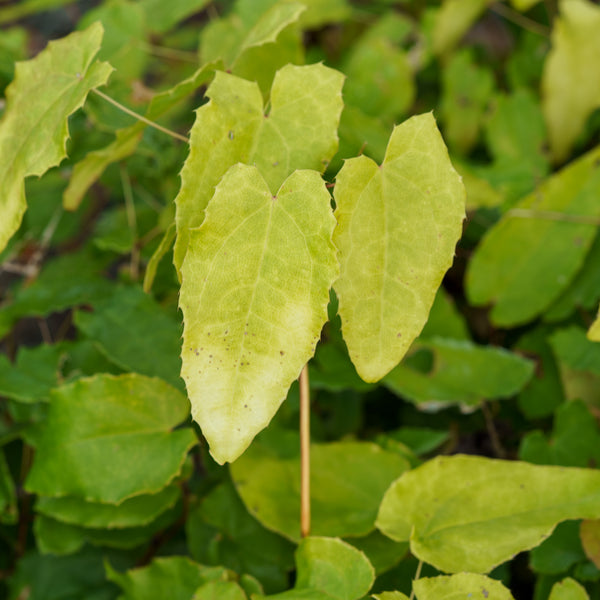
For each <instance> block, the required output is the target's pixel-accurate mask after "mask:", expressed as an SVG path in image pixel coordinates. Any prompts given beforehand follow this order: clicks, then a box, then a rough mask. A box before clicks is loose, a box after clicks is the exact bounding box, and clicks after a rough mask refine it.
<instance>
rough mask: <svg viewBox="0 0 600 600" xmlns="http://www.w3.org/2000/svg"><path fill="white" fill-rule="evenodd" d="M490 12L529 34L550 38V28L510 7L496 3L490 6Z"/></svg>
mask: <svg viewBox="0 0 600 600" xmlns="http://www.w3.org/2000/svg"><path fill="white" fill-rule="evenodd" d="M490 10H492V11H493V12H495V13H496V14H498V15H500V16H501V17H504V18H505V19H506V20H507V21H512V22H513V23H514V24H515V25H518V26H519V27H522V28H523V29H526V30H527V31H530V32H531V33H535V34H537V35H541V36H542V37H547V38H549V37H550V28H549V27H546V26H545V25H542V24H541V23H538V22H537V21H534V20H533V19H530V18H529V17H526V16H525V15H522V14H521V13H520V12H517V11H516V10H514V9H512V8H511V7H510V6H507V5H506V4H501V3H500V2H496V3H495V4H492V5H491V6H490Z"/></svg>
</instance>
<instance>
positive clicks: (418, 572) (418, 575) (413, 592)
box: [409, 560, 423, 600]
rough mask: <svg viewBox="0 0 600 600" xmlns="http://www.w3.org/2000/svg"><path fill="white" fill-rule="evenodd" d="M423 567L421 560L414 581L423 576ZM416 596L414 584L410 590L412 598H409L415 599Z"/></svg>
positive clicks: (410, 599)
mask: <svg viewBox="0 0 600 600" xmlns="http://www.w3.org/2000/svg"><path fill="white" fill-rule="evenodd" d="M422 568H423V561H422V560H420V561H419V564H418V565H417V570H416V572H415V578H414V579H413V583H414V582H415V581H417V580H418V579H419V577H421V569H422ZM414 597H415V588H414V586H412V587H411V590H410V598H409V600H413V599H414Z"/></svg>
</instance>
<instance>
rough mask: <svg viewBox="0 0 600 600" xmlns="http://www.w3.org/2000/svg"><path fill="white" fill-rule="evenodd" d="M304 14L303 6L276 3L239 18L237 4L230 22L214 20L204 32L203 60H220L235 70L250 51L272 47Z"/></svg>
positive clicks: (253, 9) (296, 3)
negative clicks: (270, 45)
mask: <svg viewBox="0 0 600 600" xmlns="http://www.w3.org/2000/svg"><path fill="white" fill-rule="evenodd" d="M305 10H306V6H305V5H304V4H302V3H300V2H275V3H274V4H272V5H271V6H268V7H267V6H260V7H258V10H257V7H256V6H254V7H253V8H252V10H251V11H250V12H246V11H243V9H242V14H237V13H238V12H240V6H239V3H238V4H237V6H236V9H234V12H233V13H232V14H230V15H229V16H228V17H227V18H225V19H218V20H214V21H213V22H211V23H209V24H208V25H207V26H206V27H205V28H204V30H203V31H202V32H201V37H200V56H201V57H202V60H203V61H207V60H217V59H221V60H223V62H224V63H225V65H226V66H227V67H232V66H233V65H234V64H235V63H236V62H237V61H238V60H239V59H240V58H241V57H242V55H243V54H244V52H245V51H247V50H249V49H250V48H257V47H259V46H264V45H266V44H269V43H273V42H274V41H275V40H276V39H277V37H278V36H279V34H280V33H281V32H282V31H283V30H284V29H285V28H286V27H288V26H289V25H291V24H292V23H295V22H297V21H298V17H299V16H300V15H301V14H302V13H303V12H304V11H305ZM236 11H237V12H236ZM244 12H245V14H244Z"/></svg>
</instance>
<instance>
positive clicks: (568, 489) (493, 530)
mask: <svg viewBox="0 0 600 600" xmlns="http://www.w3.org/2000/svg"><path fill="white" fill-rule="evenodd" d="M599 516H600V472H599V471H596V470H592V469H577V468H566V467H554V466H538V465H532V464H529V463H525V462H517V461H503V460H493V459H489V458H483V457H478V456H461V455H456V456H449V457H437V458H434V459H433V460H431V461H429V462H427V463H425V464H424V465H423V466H421V467H418V468H417V469H414V470H413V471H408V472H406V473H404V475H402V476H401V477H400V478H399V479H398V480H396V482H394V483H393V484H392V485H391V486H390V488H389V490H388V491H387V493H386V495H385V496H384V498H383V502H382V503H381V507H380V509H379V515H378V517H377V523H376V524H377V527H378V528H379V529H380V530H381V531H382V532H383V533H384V534H385V535H387V536H389V537H391V538H392V539H394V540H396V541H399V542H400V541H406V540H410V548H411V552H412V553H413V554H414V555H415V556H416V557H418V558H419V559H421V560H423V561H425V562H427V563H429V564H431V565H433V566H434V567H436V568H437V569H439V570H441V571H446V572H448V573H456V572H460V571H472V572H474V573H486V572H488V571H491V570H492V569H493V568H494V567H495V566H496V565H499V564H500V563H502V562H504V561H506V560H509V559H510V558H512V557H513V556H514V555H515V554H516V553H517V552H522V551H524V550H529V549H531V548H533V547H535V546H537V545H538V544H540V543H541V542H542V541H543V540H544V539H545V538H547V537H548V536H549V535H550V533H551V532H552V530H553V529H554V527H555V526H556V525H557V523H559V522H560V521H565V520H568V519H583V518H598V517H599Z"/></svg>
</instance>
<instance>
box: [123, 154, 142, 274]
mask: <svg viewBox="0 0 600 600" xmlns="http://www.w3.org/2000/svg"><path fill="white" fill-rule="evenodd" d="M120 171H121V186H122V188H123V196H124V198H125V212H126V214H127V225H128V226H129V230H130V231H131V235H132V238H133V243H132V246H131V262H130V264H129V274H130V275H131V279H132V280H133V281H137V279H138V277H139V275H140V268H139V267H140V251H139V249H138V232H137V218H136V214H135V205H134V202H133V190H132V189H131V180H130V179H129V173H128V172H127V169H126V168H125V166H124V165H123V164H121V169H120Z"/></svg>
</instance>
